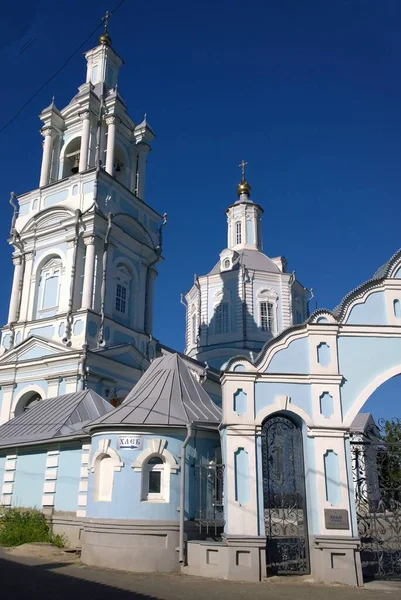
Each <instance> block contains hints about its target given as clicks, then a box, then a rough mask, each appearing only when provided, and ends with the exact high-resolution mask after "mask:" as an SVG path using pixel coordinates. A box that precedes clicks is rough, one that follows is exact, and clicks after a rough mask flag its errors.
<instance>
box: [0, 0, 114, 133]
mask: <svg viewBox="0 0 401 600" xmlns="http://www.w3.org/2000/svg"><path fill="white" fill-rule="evenodd" d="M124 2H125V0H120V2H119V3H118V4H117V6H116V7H115V9H114V10H112V11H111V12H110V13H108V14H109V16H111V15H114V14H115V13H116V12H117V11H118V9H119V8H120V7H121V5H122V4H123V3H124ZM103 23H104V17H103V18H102V20H101V22H100V23H99V24H98V25H96V27H95V29H94V30H93V31H91V32H90V34H89V35H88V37H87V38H85V40H84V41H83V42H82V43H81V44H80V45H79V46H78V48H76V49H75V50H74V52H72V54H70V55H69V56H68V58H67V59H66V60H65V61H64V62H63V64H62V65H61V67H60V68H59V69H57V71H55V73H53V75H52V76H51V77H49V79H47V80H46V81H45V82H44V83H43V84H42V85H41V86H40V87H39V88H38V89H37V90H36V91H35V92H34V93H33V94H32V96H30V97H29V98H28V100H27V101H26V102H24V104H23V105H22V106H21V108H19V109H18V111H17V112H16V113H15V115H14V116H13V117H11V119H10V120H9V121H7V123H6V124H5V125H3V127H2V128H1V129H0V134H2V133H3V131H4V130H5V129H7V127H9V126H10V125H11V123H14V121H15V120H16V119H17V118H18V117H19V115H20V114H21V113H22V111H23V110H24V109H25V108H26V107H27V106H28V104H29V103H30V102H32V100H33V99H34V98H36V96H37V95H38V94H40V92H41V91H42V90H43V89H44V88H45V87H46V86H47V85H48V84H49V83H50V82H51V81H53V79H55V78H56V77H57V75H59V74H60V73H61V71H62V70H63V69H64V68H65V67H66V66H67V65H68V63H69V62H70V61H71V60H72V59H73V58H74V56H75V55H76V54H77V53H78V52H79V51H80V50H81V48H82V47H83V46H85V44H87V42H89V40H90V39H91V37H92V36H93V35H94V34H95V33H96V32H97V30H98V29H100V27H102V26H103Z"/></svg>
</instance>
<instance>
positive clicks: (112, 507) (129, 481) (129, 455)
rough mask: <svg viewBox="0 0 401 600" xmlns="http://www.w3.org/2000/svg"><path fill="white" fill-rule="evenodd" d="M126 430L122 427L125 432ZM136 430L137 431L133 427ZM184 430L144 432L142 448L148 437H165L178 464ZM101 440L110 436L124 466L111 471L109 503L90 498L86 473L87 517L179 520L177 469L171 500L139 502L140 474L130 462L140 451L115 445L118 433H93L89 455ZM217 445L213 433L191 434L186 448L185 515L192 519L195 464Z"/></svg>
mask: <svg viewBox="0 0 401 600" xmlns="http://www.w3.org/2000/svg"><path fill="white" fill-rule="evenodd" d="M126 432H127V430H126V429H124V430H122V433H126ZM136 433H138V430H136ZM185 437H186V431H185V433H184V431H183V432H182V435H180V434H177V435H174V436H172V435H171V434H170V435H165V434H164V433H163V432H161V433H156V432H155V433H154V434H153V435H144V440H143V449H146V447H147V440H149V439H152V438H158V439H159V438H162V439H164V440H167V447H166V449H167V450H168V451H169V452H170V453H171V454H172V455H173V456H174V457H175V459H176V461H177V464H178V465H179V464H180V460H179V452H180V450H181V446H182V442H183V441H184V439H185ZM100 439H110V440H111V447H112V448H113V449H114V450H116V451H117V452H118V454H119V455H120V457H121V460H122V461H123V462H124V467H123V468H122V469H121V471H115V472H114V483H113V495H112V501H111V502H95V501H94V499H93V497H94V496H93V484H94V473H90V474H89V487H88V505H87V516H88V517H89V518H105V519H145V520H146V519H159V520H168V521H178V519H179V512H178V511H177V507H178V506H179V504H180V472H179V470H178V471H177V472H176V473H172V474H171V475H170V501H169V502H168V503H164V502H160V503H156V502H146V501H141V487H142V473H141V472H135V471H134V469H133V468H132V464H133V463H134V462H135V461H136V459H137V457H138V456H139V454H140V453H141V452H142V450H128V449H121V450H119V449H118V447H117V444H118V434H104V435H100V434H99V435H95V436H93V438H92V448H91V455H92V454H93V453H94V452H96V451H97V449H98V444H99V440H100ZM219 445H220V443H219V437H218V434H217V433H216V434H215V436H214V437H213V438H201V437H194V438H192V440H191V441H190V443H189V444H188V447H187V467H188V468H187V482H188V485H187V486H186V517H187V518H193V517H194V516H195V509H196V486H197V482H196V478H195V469H194V465H195V464H198V463H200V462H206V461H208V460H212V459H213V458H214V451H215V448H216V447H218V446H219Z"/></svg>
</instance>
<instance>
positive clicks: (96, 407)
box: [0, 390, 113, 447]
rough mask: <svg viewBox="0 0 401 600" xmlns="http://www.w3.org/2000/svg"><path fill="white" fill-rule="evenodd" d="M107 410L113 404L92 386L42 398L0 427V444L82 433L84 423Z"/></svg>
mask: <svg viewBox="0 0 401 600" xmlns="http://www.w3.org/2000/svg"><path fill="white" fill-rule="evenodd" d="M111 410H113V407H112V406H111V405H110V404H109V403H108V402H106V401H105V400H103V398H102V397H101V396H99V394H97V393H96V392H94V391H92V390H83V391H82V392H74V393H72V394H65V395H63V396H58V397H57V398H49V399H48V400H42V401H41V402H38V403H37V404H35V406H33V407H32V408H30V409H29V410H26V411H25V412H24V413H22V415H19V416H18V417H15V418H14V419H11V420H10V421H8V422H7V423H4V425H2V426H1V427H0V447H4V446H8V447H9V446H19V445H21V444H30V443H38V442H41V441H49V440H53V439H55V438H57V439H58V438H61V437H71V436H74V435H79V434H82V433H83V429H82V427H83V426H84V425H86V424H88V423H89V422H90V421H93V420H94V419H97V418H98V417H100V416H102V415H105V414H106V413H108V412H109V411H111Z"/></svg>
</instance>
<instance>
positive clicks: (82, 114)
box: [78, 110, 90, 121]
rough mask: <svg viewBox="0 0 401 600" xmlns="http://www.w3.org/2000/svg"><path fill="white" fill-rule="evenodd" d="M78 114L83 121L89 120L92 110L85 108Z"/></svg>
mask: <svg viewBox="0 0 401 600" xmlns="http://www.w3.org/2000/svg"><path fill="white" fill-rule="evenodd" d="M78 115H79V118H80V119H81V121H87V120H88V119H89V117H90V112H89V110H83V111H82V112H80V113H78Z"/></svg>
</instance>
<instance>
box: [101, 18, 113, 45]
mask: <svg viewBox="0 0 401 600" xmlns="http://www.w3.org/2000/svg"><path fill="white" fill-rule="evenodd" d="M110 17H111V13H109V11H108V10H107V11H106V14H105V15H104V17H103V19H102V21H104V31H103V33H102V35H101V36H100V38H99V44H103V46H111V37H110V36H109V31H108V28H109V19H110Z"/></svg>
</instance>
